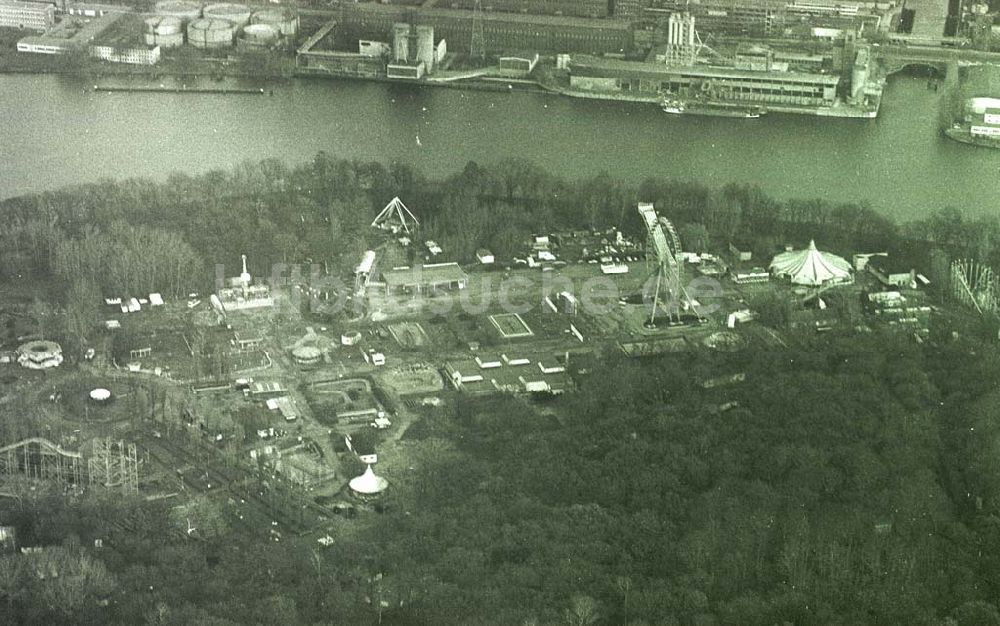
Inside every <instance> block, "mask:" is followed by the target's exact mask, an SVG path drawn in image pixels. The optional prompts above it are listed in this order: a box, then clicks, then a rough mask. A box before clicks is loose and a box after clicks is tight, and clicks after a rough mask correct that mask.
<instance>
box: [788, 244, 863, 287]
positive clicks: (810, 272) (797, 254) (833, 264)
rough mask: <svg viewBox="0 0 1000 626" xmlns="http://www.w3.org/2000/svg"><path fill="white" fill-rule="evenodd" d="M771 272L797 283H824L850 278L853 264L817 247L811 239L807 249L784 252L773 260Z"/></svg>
mask: <svg viewBox="0 0 1000 626" xmlns="http://www.w3.org/2000/svg"><path fill="white" fill-rule="evenodd" d="M771 273H772V274H774V275H775V276H787V277H788V278H789V279H790V280H791V281H792V282H793V283H795V284H796V285H824V284H827V283H838V282H845V281H847V280H849V279H850V276H851V265H850V263H848V262H847V261H845V260H844V259H842V258H840V257H839V256H836V255H834V254H830V253H829V252H821V251H819V250H817V249H816V242H815V241H810V242H809V247H808V248H806V249H805V250H793V251H792V252H782V253H781V254H779V255H777V256H776V257H774V260H773V261H771Z"/></svg>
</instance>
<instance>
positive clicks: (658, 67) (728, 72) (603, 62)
mask: <svg viewBox="0 0 1000 626" xmlns="http://www.w3.org/2000/svg"><path fill="white" fill-rule="evenodd" d="M570 65H571V66H572V69H573V73H574V74H575V73H577V70H584V73H586V70H587V69H593V70H606V71H614V72H634V73H640V74H652V75H658V76H668V75H677V74H680V75H683V76H703V77H706V78H728V79H736V80H757V81H761V80H777V81H781V82H786V83H788V82H798V83H807V84H818V85H827V86H831V87H834V86H836V85H837V84H838V83H839V82H840V77H839V76H837V75H835V74H810V73H806V72H755V71H752V70H738V69H734V68H731V67H715V66H708V65H695V66H669V65H662V64H659V63H645V62H642V61H623V60H621V59H606V58H600V57H592V56H585V55H575V56H574V57H573V60H572V61H571V63H570Z"/></svg>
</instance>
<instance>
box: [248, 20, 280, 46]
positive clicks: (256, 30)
mask: <svg viewBox="0 0 1000 626" xmlns="http://www.w3.org/2000/svg"><path fill="white" fill-rule="evenodd" d="M279 39H281V33H280V32H278V27H277V26H272V25H271V24H249V25H248V26H245V27H244V28H243V34H242V35H240V43H241V44H243V45H244V46H250V47H252V48H267V47H269V46H273V45H274V44H276V43H278V40H279Z"/></svg>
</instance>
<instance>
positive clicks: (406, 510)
mask: <svg viewBox="0 0 1000 626" xmlns="http://www.w3.org/2000/svg"><path fill="white" fill-rule="evenodd" d="M396 195H398V196H400V197H401V198H402V199H403V200H404V202H406V203H407V205H408V206H409V207H410V208H411V209H413V210H414V212H415V213H416V214H417V215H418V216H419V218H420V219H421V220H422V222H423V226H424V229H425V230H424V237H426V238H434V239H436V240H438V241H439V242H440V243H441V244H442V246H443V247H444V248H445V249H446V250H447V251H448V253H449V255H450V256H452V257H453V258H457V259H458V260H471V259H472V255H473V252H474V250H475V249H476V248H477V247H481V246H484V245H485V246H488V247H491V248H492V249H493V250H494V251H495V252H496V253H497V254H498V256H499V257H500V258H501V259H503V258H509V257H510V256H512V255H514V254H515V253H519V252H520V251H521V247H522V246H523V245H524V240H525V238H526V236H527V235H528V234H530V233H532V232H545V231H552V230H560V229H568V228H589V227H594V228H602V229H603V228H606V227H609V226H615V227H620V228H622V229H623V230H625V231H626V232H627V233H632V234H635V233H638V232H639V229H640V227H641V226H640V224H638V221H637V216H636V214H635V203H636V202H637V201H639V200H642V201H652V202H655V203H656V206H657V210H658V211H659V212H661V213H662V214H663V215H666V216H668V217H669V218H670V219H672V220H673V221H674V222H675V224H677V225H678V227H679V230H680V231H681V236H682V238H683V239H684V241H686V242H687V246H688V247H694V248H699V247H702V246H713V247H714V246H721V245H724V244H725V243H726V242H727V241H730V240H738V241H740V242H742V243H744V244H746V245H749V246H751V247H752V249H753V250H754V251H755V253H757V254H758V255H759V257H761V258H768V257H769V255H770V254H771V253H772V252H773V251H774V250H775V249H776V248H777V247H778V246H780V245H781V244H783V243H785V242H786V241H792V242H795V243H800V244H801V243H803V242H804V241H806V240H808V239H809V238H810V237H816V238H817V239H821V240H822V242H823V243H824V247H825V248H829V249H832V250H835V251H839V252H842V253H844V254H847V253H850V252H852V251H881V250H888V251H890V252H891V253H895V254H898V255H902V256H904V257H905V258H907V259H912V260H913V262H914V263H915V264H917V266H918V267H920V268H921V269H922V270H923V271H926V272H928V273H929V274H930V275H932V278H934V276H937V277H943V275H944V274H943V273H944V271H945V270H946V268H947V262H948V259H949V258H955V257H959V256H961V257H970V258H977V259H979V260H982V261H984V262H987V263H991V264H992V265H994V266H996V267H1000V245H998V244H1000V223H998V222H997V220H996V219H995V218H983V219H979V220H969V219H966V218H963V217H962V215H961V213H960V212H959V211H958V210H956V209H944V210H941V211H938V212H936V213H933V214H932V215H931V217H929V218H927V219H925V220H921V221H916V222H912V223H907V224H897V223H894V222H892V221H889V220H887V219H885V218H884V217H881V216H880V215H879V213H878V212H877V211H876V210H875V209H873V208H872V207H867V206H856V205H833V204H830V203H827V202H825V201H822V200H808V201H778V200H775V199H773V198H770V197H768V196H767V195H765V194H764V193H762V192H761V191H760V190H759V189H756V188H754V187H750V186H737V185H731V186H727V187H724V188H722V189H707V188H704V187H701V186H698V185H692V184H688V183H682V182H676V181H669V180H649V181H645V182H644V183H642V184H641V185H640V186H639V187H638V188H633V187H630V186H627V185H625V184H623V183H622V182H620V181H617V180H615V179H614V178H612V177H609V176H598V177H595V178H592V179H586V180H580V181H566V180H561V179H557V178H553V177H551V176H548V175H546V174H545V173H544V172H541V171H539V170H538V169H537V168H535V167H533V166H531V165H530V164H527V163H523V162H515V161H507V162H501V163H497V164H492V165H489V166H480V165H477V164H474V163H470V164H469V165H468V166H467V167H466V168H465V169H464V170H463V171H462V172H460V173H458V174H456V175H454V176H452V177H450V178H448V179H446V180H442V181H428V180H425V179H424V178H423V177H421V176H420V175H418V174H417V173H416V172H414V171H412V170H410V169H408V168H406V167H402V166H395V165H393V166H389V167H386V166H383V165H380V164H377V163H352V162H346V161H334V160H332V159H330V158H328V157H327V156H326V155H324V154H320V155H318V156H317V157H316V158H315V159H313V160H312V161H311V162H310V163H307V164H303V165H300V166H297V167H289V166H287V165H285V164H283V163H280V162H277V161H264V162H261V163H258V164H245V165H243V166H240V167H238V168H236V169H234V170H233V171H230V172H210V173H208V174H205V175H202V176H197V177H191V176H186V175H179V174H175V175H172V176H170V178H169V179H168V180H167V181H165V182H162V183H157V182H152V181H145V180H131V181H104V182H101V183H98V184H94V185H88V186H83V187H75V188H69V189H64V190H60V191H54V192H47V193H43V194H37V195H32V196H25V197H20V198H13V199H9V200H5V201H3V202H2V203H0V281H3V282H4V283H8V284H12V283H15V282H16V281H25V280H32V281H35V282H37V284H39V285H48V286H49V289H46V290H44V291H40V292H39V293H40V294H41V295H40V297H45V298H51V299H53V300H56V301H58V302H59V303H61V306H63V307H64V310H63V313H64V315H61V316H58V319H52V320H50V321H48V322H46V323H49V324H53V325H56V324H62V325H63V326H62V328H61V330H60V329H58V328H56V329H54V332H53V334H54V335H55V336H59V334H60V332H62V333H63V334H64V335H65V336H78V335H80V336H82V335H85V334H86V333H87V332H90V330H91V329H92V327H93V323H94V321H95V320H96V312H97V304H96V303H97V299H96V298H97V295H122V294H124V293H141V292H144V291H153V290H157V291H162V292H164V294H165V295H170V296H179V295H182V294H184V293H186V292H188V291H189V290H198V289H205V288H208V287H210V286H211V284H212V281H213V280H214V276H215V272H214V270H213V269H212V268H213V266H214V265H215V264H220V263H222V264H225V265H226V266H227V268H235V267H236V266H237V263H238V262H239V255H240V254H242V253H245V252H249V253H250V254H251V259H250V260H251V263H252V266H251V271H252V272H253V273H255V274H257V275H264V276H266V275H268V274H269V273H270V271H269V268H270V266H271V265H272V264H276V263H294V262H314V263H326V264H327V265H328V266H329V267H330V269H331V271H333V272H340V271H345V270H347V268H349V267H350V266H351V265H353V264H354V263H356V262H357V258H358V256H359V254H360V252H361V251H362V250H364V249H365V248H366V247H367V246H369V245H372V244H373V243H374V241H373V239H372V236H371V234H370V232H369V229H368V223H369V222H370V220H371V219H372V217H373V216H374V215H375V213H376V212H377V211H378V210H379V209H380V208H381V207H382V206H383V205H384V204H385V203H386V202H387V201H388V200H389V199H391V198H392V197H393V196H396ZM940 282H942V283H943V281H940ZM37 308H38V309H39V310H40V309H42V308H43V307H42V306H39V307H37ZM994 336H995V335H994ZM790 345H791V346H792V347H790V348H788V349H783V350H776V349H773V348H767V347H764V346H756V345H753V346H751V348H750V349H747V350H743V351H740V352H734V353H726V354H724V355H720V354H718V353H711V352H693V353H688V354H673V355H663V356H659V357H652V358H646V359H642V360H627V359H624V357H621V356H620V355H618V354H617V353H616V352H614V351H612V352H609V353H607V354H603V355H601V358H600V359H597V360H594V361H593V362H587V363H586V365H585V366H576V367H574V368H573V370H574V376H576V377H577V379H578V381H577V382H578V387H579V390H578V391H577V392H575V393H572V394H567V395H566V396H563V397H561V398H559V399H557V400H554V401H551V402H549V403H547V404H545V405H541V406H539V405H534V404H532V403H530V402H528V401H525V400H523V399H517V398H514V397H507V396H501V397H497V398H492V399H487V400H477V399H471V398H466V397H462V396H459V397H457V398H456V399H455V402H454V403H452V404H448V405H446V406H445V407H443V408H441V409H436V410H428V411H427V412H426V415H425V416H424V418H423V419H422V420H421V421H420V422H418V423H417V424H416V425H414V426H413V427H412V428H411V430H410V431H408V433H407V438H408V439H407V441H409V442H410V445H412V446H413V448H414V454H415V455H416V458H415V462H414V463H413V467H412V470H411V472H410V474H408V476H407V478H406V480H405V483H404V484H405V487H406V488H402V486H403V485H398V486H399V487H400V488H393V489H390V491H389V492H388V493H387V495H386V499H385V512H383V513H381V514H374V513H372V514H369V515H368V516H367V517H365V518H364V519H359V520H357V522H356V524H355V526H354V527H353V531H352V532H350V533H347V534H345V536H342V537H337V540H336V543H335V544H334V545H332V546H330V547H328V548H320V547H319V546H318V544H315V541H314V540H312V539H310V540H309V541H308V542H307V541H302V542H296V541H289V542H284V543H277V542H273V541H270V540H268V539H266V535H265V536H259V535H252V534H250V533H248V532H246V530H245V529H244V528H243V527H241V526H240V525H239V523H238V522H237V521H235V520H232V519H227V518H225V516H223V515H221V514H220V515H213V514H212V504H211V503H210V502H207V501H206V502H202V503H196V505H197V506H200V507H203V508H204V509H205V510H206V512H205V515H203V516H202V518H208V519H210V520H211V524H210V525H208V526H206V527H210V528H211V532H210V533H208V532H206V533H205V534H204V536H203V537H202V538H201V540H199V541H192V540H191V539H189V538H188V537H185V536H183V534H178V533H177V532H176V527H177V526H176V524H175V523H174V522H175V520H172V519H171V513H170V507H169V504H167V503H163V502H148V503H147V502H141V501H129V500H124V501H122V500H121V499H117V498H109V499H108V500H106V501H105V500H102V499H101V498H100V497H97V496H93V495H92V496H90V497H86V498H81V499H70V498H66V497H65V496H64V495H63V494H60V493H45V492H43V491H41V490H39V491H37V492H32V494H31V495H30V497H25V498H23V499H21V500H19V501H18V502H17V505H16V506H12V507H10V509H9V510H8V511H7V515H6V519H5V523H12V524H14V525H16V526H17V527H18V529H19V533H21V539H22V543H24V544H26V545H46V546H58V548H56V549H53V550H48V551H46V552H45V553H43V554H41V555H36V556H35V557H33V558H32V559H25V558H22V557H21V556H20V555H19V556H4V557H0V623H4V624H7V623H10V624H18V623H24V624H35V623H38V624H52V625H57V624H108V623H110V624H130V625H131V624H176V625H218V626H224V625H225V626H228V625H232V624H267V625H270V624H316V625H319V624H376V623H380V624H386V625H392V624H396V625H412V626H423V625H427V626H431V625H434V626H437V625H450V624H455V625H463V626H464V625H484V626H485V625H496V626H519V625H529V624H534V625H538V626H548V625H555V624H581V625H585V624H595V625H600V626H604V625H611V624H626V625H629V624H630V625H632V626H641V625H646V626H652V625H661V624H701V625H705V626H708V625H715V624H732V625H755V624H759V625H761V626H770V625H772V624H802V625H807V624H816V625H826V624H852V625H863V624H914V625H921V624H926V625H929V626H930V625H944V624H948V625H949V626H973V625H980V624H991V625H992V624H996V625H1000V611H998V608H997V603H998V600H997V599H998V597H1000V578H998V577H997V572H1000V563H998V562H997V559H998V558H1000V557H998V555H1000V499H998V497H997V494H998V493H1000V464H998V463H997V459H998V458H1000V426H998V425H997V423H996V419H995V416H996V414H997V411H998V409H1000V391H998V389H997V385H996V379H997V372H1000V352H998V351H997V348H996V346H995V345H994V344H993V343H991V342H988V341H983V339H982V336H981V335H976V334H975V333H971V332H968V330H967V329H966V328H965V327H963V326H961V325H960V324H958V323H957V322H953V321H949V319H948V318H947V317H944V316H943V317H942V319H940V320H937V321H936V323H935V324H934V326H933V328H932V334H931V336H930V337H929V338H928V339H927V341H925V342H924V343H923V344H920V345H918V344H916V343H912V342H910V341H909V340H907V339H906V338H904V337H901V336H898V335H895V334H892V333H885V334H883V333H881V332H878V331H876V332H872V333H868V334H863V335H853V334H843V335H838V334H828V335H823V336H821V337H816V336H809V335H802V336H801V337H796V340H795V341H792V342H790ZM737 373H744V374H745V375H746V377H745V380H744V381H742V382H735V383H733V384H731V385H722V386H712V385H705V384H704V383H705V381H706V380H708V379H709V378H712V377H718V376H720V375H729V374H737ZM733 403H735V404H733ZM8 404H9V405H10V406H15V407H16V406H23V405H24V402H23V401H21V400H18V399H16V398H15V399H14V402H12V403H8ZM722 404H726V405H727V406H730V407H735V408H730V409H729V410H720V409H719V407H720V405H722ZM3 414H4V411H3V410H2V409H0V416H2V415H3ZM0 443H4V442H0ZM97 538H100V539H102V541H103V547H101V548H100V549H95V548H91V546H93V541H94V539H97ZM46 571H59V572H67V573H68V574H66V575H64V576H62V577H60V578H59V579H58V580H48V581H47V583H45V584H43V582H41V581H42V579H40V578H39V572H42V573H44V572H46Z"/></svg>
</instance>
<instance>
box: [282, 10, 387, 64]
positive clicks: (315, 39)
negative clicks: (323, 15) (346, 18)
mask: <svg viewBox="0 0 1000 626" xmlns="http://www.w3.org/2000/svg"><path fill="white" fill-rule="evenodd" d="M336 26H337V21H336V20H330V21H329V22H327V23H326V24H324V25H323V26H322V27H321V28H320V29H319V30H318V31H316V32H315V33H313V34H312V35H310V37H309V38H308V39H306V40H305V41H304V42H303V43H302V45H301V46H299V49H298V50H297V51H296V53H295V65H296V66H297V68H298V70H299V71H300V72H309V73H316V74H335V75H338V76H355V77H359V78H376V77H381V76H385V72H386V59H388V58H389V55H390V50H391V48H390V46H389V44H387V43H384V42H380V41H368V40H360V41H359V42H358V51H357V52H347V51H343V50H333V49H332V48H333V45H334V41H333V39H334V37H333V30H334V28H336Z"/></svg>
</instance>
